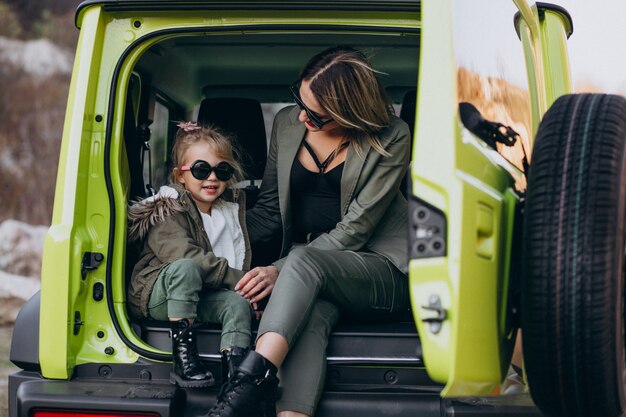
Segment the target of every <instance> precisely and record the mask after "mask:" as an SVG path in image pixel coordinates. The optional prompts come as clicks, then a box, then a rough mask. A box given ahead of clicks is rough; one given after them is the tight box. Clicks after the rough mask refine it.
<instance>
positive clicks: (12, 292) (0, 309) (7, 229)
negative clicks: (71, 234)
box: [0, 220, 48, 326]
mask: <svg viewBox="0 0 626 417" xmlns="http://www.w3.org/2000/svg"><path fill="white" fill-rule="evenodd" d="M47 230H48V228H47V227H45V226H32V225H29V224H26V223H22V222H18V221H15V220H5V221H4V222H2V223H0V326H5V325H10V324H12V323H13V322H14V321H15V318H16V317H17V313H18V312H19V310H20V308H21V307H22V304H24V302H26V300H28V299H29V298H30V297H32V296H33V294H35V293H36V292H37V291H39V288H40V286H41V284H40V279H41V257H42V253H43V241H44V237H45V235H46V231H47Z"/></svg>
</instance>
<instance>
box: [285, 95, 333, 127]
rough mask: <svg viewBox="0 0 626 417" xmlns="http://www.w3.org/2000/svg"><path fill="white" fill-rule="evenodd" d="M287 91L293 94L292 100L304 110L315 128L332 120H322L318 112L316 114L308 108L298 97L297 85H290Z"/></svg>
mask: <svg viewBox="0 0 626 417" xmlns="http://www.w3.org/2000/svg"><path fill="white" fill-rule="evenodd" d="M289 91H291V95H292V96H293V100H294V101H295V102H296V104H297V105H298V107H300V109H301V110H304V111H305V112H306V115H307V117H308V118H309V121H310V122H311V124H313V125H314V126H315V127H316V128H318V129H321V128H322V127H324V125H325V124H327V123H330V122H332V121H333V119H328V120H322V118H321V117H320V115H319V114H317V113H315V112H314V111H313V110H311V109H309V108H308V107H307V106H306V105H305V104H304V103H303V102H302V99H301V98H300V90H299V88H298V87H296V86H295V85H292V86H291V87H289Z"/></svg>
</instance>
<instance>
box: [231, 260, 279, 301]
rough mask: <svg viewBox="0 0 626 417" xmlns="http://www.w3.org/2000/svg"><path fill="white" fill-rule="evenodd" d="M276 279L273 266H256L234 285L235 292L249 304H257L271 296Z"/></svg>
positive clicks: (276, 272) (275, 269)
mask: <svg viewBox="0 0 626 417" xmlns="http://www.w3.org/2000/svg"><path fill="white" fill-rule="evenodd" d="M277 279H278V269H277V268H276V267H275V266H273V265H270V266H257V267H256V268H253V269H251V270H250V271H248V272H246V274H245V275H244V276H243V277H242V278H241V279H240V280H239V282H238V283H237V285H235V291H236V292H237V293H238V294H239V295H241V296H242V297H243V298H245V299H246V300H248V301H250V302H251V303H258V302H259V301H261V300H262V299H264V298H265V297H267V296H268V295H270V294H271V292H272V290H273V289H274V284H276V280H277Z"/></svg>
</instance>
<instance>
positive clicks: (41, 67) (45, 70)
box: [0, 36, 74, 77]
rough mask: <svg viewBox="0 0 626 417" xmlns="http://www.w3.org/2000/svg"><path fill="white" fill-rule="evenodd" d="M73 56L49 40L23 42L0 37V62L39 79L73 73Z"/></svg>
mask: <svg viewBox="0 0 626 417" xmlns="http://www.w3.org/2000/svg"><path fill="white" fill-rule="evenodd" d="M73 59H74V58H73V55H72V53H71V52H70V51H68V50H66V49H63V48H61V47H59V46H57V45H55V44H54V43H52V42H51V41H49V40H48V39H37V40H30V41H22V40H17V39H10V38H6V37H3V36H0V60H3V61H8V62H10V63H12V64H13V65H15V66H17V67H19V68H21V69H23V70H24V71H26V72H27V73H29V74H31V75H34V76H38V77H49V76H51V75H55V74H70V73H71V72H72V65H73Z"/></svg>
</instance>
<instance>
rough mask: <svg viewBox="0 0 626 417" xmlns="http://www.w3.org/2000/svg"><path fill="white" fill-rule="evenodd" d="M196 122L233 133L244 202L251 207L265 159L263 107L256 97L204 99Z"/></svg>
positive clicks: (261, 175) (265, 140) (261, 176)
mask: <svg viewBox="0 0 626 417" xmlns="http://www.w3.org/2000/svg"><path fill="white" fill-rule="evenodd" d="M198 123H200V124H205V125H208V124H212V125H215V126H217V127H219V128H221V129H222V130H223V131H224V132H226V133H228V134H231V135H233V137H234V139H235V143H233V146H235V147H236V149H237V150H238V151H239V154H240V161H239V162H240V163H241V165H242V167H243V169H244V172H245V176H246V180H247V181H248V183H247V184H246V187H245V190H246V202H247V204H246V205H247V207H248V208H250V207H252V206H253V205H254V203H255V202H256V198H257V197H258V192H259V185H260V181H261V179H262V178H263V171H264V170H265V162H266V160H267V138H266V134H265V122H264V120H263V110H262V109H261V103H259V101H258V100H255V99H251V98H241V97H219V98H206V99H204V100H202V102H201V103H200V109H199V110H198Z"/></svg>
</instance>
